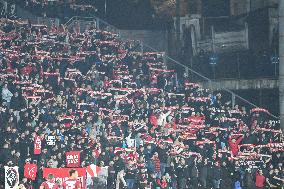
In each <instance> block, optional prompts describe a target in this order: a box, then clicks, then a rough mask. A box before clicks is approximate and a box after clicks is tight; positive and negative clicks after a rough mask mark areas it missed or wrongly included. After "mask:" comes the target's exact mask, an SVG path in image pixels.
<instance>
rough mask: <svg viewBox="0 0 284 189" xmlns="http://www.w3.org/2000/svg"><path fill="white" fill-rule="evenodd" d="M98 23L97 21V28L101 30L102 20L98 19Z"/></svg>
mask: <svg viewBox="0 0 284 189" xmlns="http://www.w3.org/2000/svg"><path fill="white" fill-rule="evenodd" d="M96 21H97V25H96V27H97V29H100V20H99V19H98V18H97V19H96Z"/></svg>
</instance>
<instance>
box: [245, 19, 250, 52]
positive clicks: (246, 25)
mask: <svg viewBox="0 0 284 189" xmlns="http://www.w3.org/2000/svg"><path fill="white" fill-rule="evenodd" d="M245 40H246V48H247V49H249V32H248V23H245Z"/></svg>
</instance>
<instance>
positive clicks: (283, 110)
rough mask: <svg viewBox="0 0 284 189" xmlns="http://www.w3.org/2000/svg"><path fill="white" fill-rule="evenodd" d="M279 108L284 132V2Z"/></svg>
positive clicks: (282, 5) (282, 2)
mask: <svg viewBox="0 0 284 189" xmlns="http://www.w3.org/2000/svg"><path fill="white" fill-rule="evenodd" d="M278 11H279V57H280V63H279V107H280V126H281V130H282V132H284V0H279V7H278Z"/></svg>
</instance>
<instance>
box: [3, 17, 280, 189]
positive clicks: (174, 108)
mask: <svg viewBox="0 0 284 189" xmlns="http://www.w3.org/2000/svg"><path fill="white" fill-rule="evenodd" d="M0 43H1V46H0V48H1V50H0V52H1V54H0V68H1V69H0V87H1V88H0V91H1V95H0V96H1V102H2V103H1V106H0V131H1V132H0V144H1V147H2V148H1V151H0V154H1V158H0V170H1V174H0V177H1V178H0V185H1V188H4V187H5V188H22V189H23V188H26V189H31V188H33V189H38V188H41V189H42V188H43V189H45V188H48V187H49V186H48V184H46V183H47V182H44V181H45V180H46V179H47V180H48V182H50V183H51V182H53V181H52V179H55V181H56V182H53V183H56V187H59V188H61V187H63V188H68V186H67V185H66V183H67V182H66V180H68V177H70V178H71V180H70V178H69V180H68V181H69V182H73V181H74V183H75V182H76V186H75V185H74V186H75V187H76V188H99V189H103V188H107V189H113V188H115V189H119V188H130V189H132V188H135V189H144V188H149V189H152V188H153V189H157V188H167V189H170V188H172V189H186V188H204V189H205V188H224V189H230V188H240V187H241V186H242V187H243V188H248V189H250V188H263V187H264V186H268V187H271V188H272V187H273V186H275V187H276V188H277V187H278V188H280V187H281V186H283V170H284V169H283V149H284V148H283V133H282V132H281V130H280V127H279V122H278V121H277V120H274V119H273V118H271V116H270V115H269V112H268V111H267V110H265V109H261V108H253V109H248V108H245V107H240V106H238V105H236V106H234V107H232V105H231V103H230V102H226V101H225V100H224V99H223V95H222V93H217V94H216V93H213V92H212V91H210V90H209V89H204V88H203V87H202V86H201V85H199V84H197V83H194V82H192V81H191V80H190V79H189V78H190V76H189V75H186V74H176V70H174V69H173V70H170V69H168V66H167V64H166V63H165V62H164V59H163V56H164V53H157V52H146V53H141V52H136V51H135V44H134V42H133V41H122V40H120V39H119V36H118V35H117V34H115V33H111V32H108V31H102V30H99V29H96V27H95V26H92V25H90V26H89V27H88V28H87V29H86V30H85V31H81V29H80V28H79V27H75V28H69V30H68V29H67V28H65V27H64V25H62V26H60V27H56V26H52V27H47V26H45V25H32V24H30V23H28V22H25V21H23V20H8V19H2V20H1V33H0ZM71 169H73V170H71ZM70 170H71V171H70ZM72 179H73V180H72ZM76 179H79V181H80V182H79V181H78V182H77V181H76ZM42 183H45V184H43V185H42ZM78 183H79V184H78ZM40 186H41V187H40ZM54 186H55V185H54Z"/></svg>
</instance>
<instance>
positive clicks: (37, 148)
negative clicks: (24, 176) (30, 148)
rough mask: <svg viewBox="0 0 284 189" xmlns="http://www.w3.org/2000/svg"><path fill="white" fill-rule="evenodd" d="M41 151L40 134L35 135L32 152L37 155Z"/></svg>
mask: <svg viewBox="0 0 284 189" xmlns="http://www.w3.org/2000/svg"><path fill="white" fill-rule="evenodd" d="M40 153H41V139H40V136H37V135H36V136H35V138H34V154H35V155H38V154H40Z"/></svg>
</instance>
